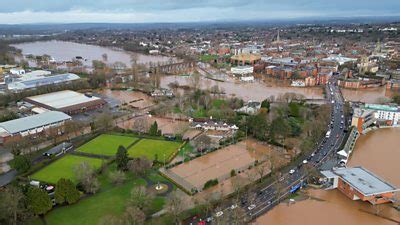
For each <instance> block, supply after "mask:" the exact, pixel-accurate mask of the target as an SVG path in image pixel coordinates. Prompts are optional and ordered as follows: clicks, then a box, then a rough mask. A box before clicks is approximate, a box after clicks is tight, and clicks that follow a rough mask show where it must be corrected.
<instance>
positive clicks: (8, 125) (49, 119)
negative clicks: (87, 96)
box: [0, 111, 71, 144]
mask: <svg viewBox="0 0 400 225" xmlns="http://www.w3.org/2000/svg"><path fill="white" fill-rule="evenodd" d="M68 120H71V117H70V116H68V115H67V114H65V113H63V112H57V111H49V112H44V113H41V114H36V115H33V116H27V117H23V118H19V119H15V120H10V121H6V122H2V123H0V144H2V143H5V142H7V141H8V140H10V139H12V138H19V137H24V136H29V135H35V134H38V133H41V132H44V131H45V130H47V129H49V128H52V127H59V126H62V125H63V124H64V122H65V121H68Z"/></svg>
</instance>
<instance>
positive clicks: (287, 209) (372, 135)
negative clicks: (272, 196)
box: [256, 128, 400, 225]
mask: <svg viewBox="0 0 400 225" xmlns="http://www.w3.org/2000/svg"><path fill="white" fill-rule="evenodd" d="M399 137H400V128H385V129H379V130H375V131H372V132H369V133H368V134H366V135H363V136H361V137H360V138H359V139H358V140H357V143H356V147H355V150H354V151H353V154H352V156H351V158H350V159H349V162H348V166H363V167H365V168H367V169H368V170H370V171H372V172H373V173H375V174H376V175H378V176H379V177H382V178H383V179H385V180H387V181H388V182H390V183H391V184H392V185H394V186H396V187H400V176H399V171H400V163H399V159H400V148H399V146H400V138H399ZM310 195H311V196H312V197H315V198H319V199H323V200H324V201H317V200H312V199H308V200H304V201H300V202H297V203H296V204H294V205H291V206H287V205H286V204H280V205H278V206H277V207H275V208H274V209H273V210H271V211H270V212H268V213H267V214H265V215H263V216H261V217H260V218H259V219H257V223H256V224H274V225H280V224H282V225H283V224H284V225H291V224H296V225H301V224H307V225H320V224H324V225H331V224H332V225H336V224H346V225H347V224H349V225H353V224H354V225H358V224H360V225H386V224H388V225H389V224H398V223H395V222H392V221H390V220H387V219H383V218H380V217H377V216H374V215H371V214H368V213H365V212H364V211H368V212H372V213H373V212H374V209H373V207H372V206H371V205H370V204H369V203H366V202H361V201H352V200H350V199H348V198H347V197H346V196H344V195H343V194H342V193H341V192H339V191H338V190H331V191H323V190H312V191H310ZM382 209H383V212H382V214H383V215H384V216H385V217H388V218H391V219H393V220H396V221H399V222H400V212H399V211H397V210H395V209H393V208H391V207H390V205H389V204H386V205H383V206H382Z"/></svg>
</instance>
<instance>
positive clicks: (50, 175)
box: [31, 155, 103, 184]
mask: <svg viewBox="0 0 400 225" xmlns="http://www.w3.org/2000/svg"><path fill="white" fill-rule="evenodd" d="M82 162H87V163H89V164H90V165H91V166H93V167H94V168H96V169H98V168H100V166H101V164H102V163H103V160H101V159H95V158H89V157H82V156H75V155H66V156H64V157H62V158H61V159H58V160H56V161H55V162H53V163H51V164H50V165H48V166H46V167H45V168H43V169H41V170H39V171H38V172H36V173H34V174H33V175H32V176H31V178H32V179H34V180H39V181H44V182H49V183H52V184H55V183H57V181H58V180H59V179H60V178H68V179H71V180H72V181H74V182H76V178H75V174H74V167H75V166H77V165H79V164H80V163H82Z"/></svg>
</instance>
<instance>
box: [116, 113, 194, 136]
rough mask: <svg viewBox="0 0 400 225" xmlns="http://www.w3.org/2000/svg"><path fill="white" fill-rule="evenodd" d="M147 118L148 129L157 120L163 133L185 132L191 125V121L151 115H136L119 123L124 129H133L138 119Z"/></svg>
mask: <svg viewBox="0 0 400 225" xmlns="http://www.w3.org/2000/svg"><path fill="white" fill-rule="evenodd" d="M138 119H145V121H146V127H147V128H146V130H148V129H149V128H150V125H151V124H153V123H154V122H157V125H158V129H159V130H161V133H162V134H178V133H179V134H180V133H183V132H184V131H185V130H186V129H187V128H188V127H189V121H180V120H173V119H167V118H158V117H149V116H148V115H145V116H141V117H135V118H132V119H130V120H127V121H123V122H121V123H119V124H118V127H121V128H124V129H132V128H133V125H134V123H135V121H136V120H138Z"/></svg>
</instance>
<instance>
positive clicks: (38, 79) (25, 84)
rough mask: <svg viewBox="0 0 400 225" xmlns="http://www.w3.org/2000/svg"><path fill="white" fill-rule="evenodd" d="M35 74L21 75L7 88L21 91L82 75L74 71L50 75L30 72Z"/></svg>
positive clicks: (71, 79) (64, 81)
mask: <svg viewBox="0 0 400 225" xmlns="http://www.w3.org/2000/svg"><path fill="white" fill-rule="evenodd" d="M30 74H31V75H33V76H27V77H20V78H17V79H15V80H14V81H13V82H11V83H9V84H7V88H8V90H10V91H13V92H20V91H24V90H27V89H34V88H37V87H41V86H46V85H53V84H65V83H69V82H72V81H76V80H79V79H80V77H79V76H78V75H76V74H73V73H65V74H57V75H52V76H48V75H46V74H39V75H38V74H36V73H30Z"/></svg>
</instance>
